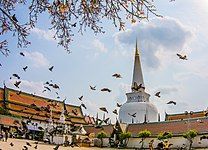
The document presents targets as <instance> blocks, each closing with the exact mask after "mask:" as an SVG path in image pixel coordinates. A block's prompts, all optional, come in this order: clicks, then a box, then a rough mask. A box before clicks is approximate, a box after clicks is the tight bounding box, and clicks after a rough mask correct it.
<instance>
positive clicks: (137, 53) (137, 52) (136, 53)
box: [135, 38, 139, 55]
mask: <svg viewBox="0 0 208 150" xmlns="http://www.w3.org/2000/svg"><path fill="white" fill-rule="evenodd" d="M135 55H139V51H138V47H137V38H136V51H135Z"/></svg>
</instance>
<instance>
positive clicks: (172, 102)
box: [167, 101, 176, 105]
mask: <svg viewBox="0 0 208 150" xmlns="http://www.w3.org/2000/svg"><path fill="white" fill-rule="evenodd" d="M167 104H174V105H176V102H174V101H169V102H167Z"/></svg>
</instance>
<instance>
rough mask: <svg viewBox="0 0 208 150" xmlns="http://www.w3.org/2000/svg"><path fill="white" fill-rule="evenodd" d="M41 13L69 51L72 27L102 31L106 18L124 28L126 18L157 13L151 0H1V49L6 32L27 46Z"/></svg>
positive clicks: (5, 46)
mask: <svg viewBox="0 0 208 150" xmlns="http://www.w3.org/2000/svg"><path fill="white" fill-rule="evenodd" d="M19 7H22V8H23V7H24V8H25V9H26V10H25V11H24V13H25V14H24V16H23V19H21V20H18V19H19V18H17V16H15V14H17V13H18V11H17V8H19ZM41 13H46V14H47V15H48V17H49V20H50V25H49V29H51V30H54V31H55V33H54V39H57V40H58V45H61V46H63V47H64V48H65V49H66V50H67V51H68V52H70V50H69V45H70V43H71V41H72V37H73V36H74V33H73V31H74V29H75V28H76V29H78V31H79V32H80V33H81V34H82V33H83V31H85V30H86V29H87V28H90V29H91V30H92V31H94V33H95V34H96V33H104V30H103V27H102V22H103V21H105V20H111V21H112V22H113V24H114V25H115V27H118V28H119V30H123V29H124V27H125V21H124V20H125V18H127V19H129V20H130V21H131V22H132V23H135V22H136V21H141V20H142V19H148V16H149V13H150V14H153V15H156V16H160V15H158V14H157V13H156V8H155V6H154V0H31V1H29V0H0V37H1V39H3V40H1V41H0V51H1V52H2V53H3V54H4V55H6V56H7V55H8V54H9V52H10V50H9V49H8V39H6V37H7V36H5V35H8V34H9V35H10V36H11V34H12V35H14V36H16V37H17V41H18V42H17V45H18V46H19V47H25V46H27V45H28V44H30V42H29V41H28V36H29V34H30V31H31V29H32V28H34V27H36V25H37V22H38V18H39V16H40V14H41ZM24 17H25V18H24ZM23 21H24V22H23ZM3 36H4V37H3Z"/></svg>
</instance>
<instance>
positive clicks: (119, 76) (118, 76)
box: [112, 73, 122, 78]
mask: <svg viewBox="0 0 208 150" xmlns="http://www.w3.org/2000/svg"><path fill="white" fill-rule="evenodd" d="M112 76H113V77H116V78H122V77H121V75H120V74H118V73H115V74H113V75H112Z"/></svg>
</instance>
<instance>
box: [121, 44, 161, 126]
mask: <svg viewBox="0 0 208 150" xmlns="http://www.w3.org/2000/svg"><path fill="white" fill-rule="evenodd" d="M134 59H135V60H134V70H133V80H132V87H131V89H132V92H131V93H127V94H126V96H127V102H126V103H124V104H123V105H122V106H121V108H120V110H119V121H120V122H121V123H143V122H155V121H157V120H158V110H157V108H156V107H155V105H154V104H152V103H151V102H150V101H149V97H150V94H148V93H146V92H145V86H144V81H143V75H142V68H141V62H140V54H139V51H138V47H137V42H136V50H135V58H134ZM131 115H132V116H131ZM133 115H134V116H133Z"/></svg>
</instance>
